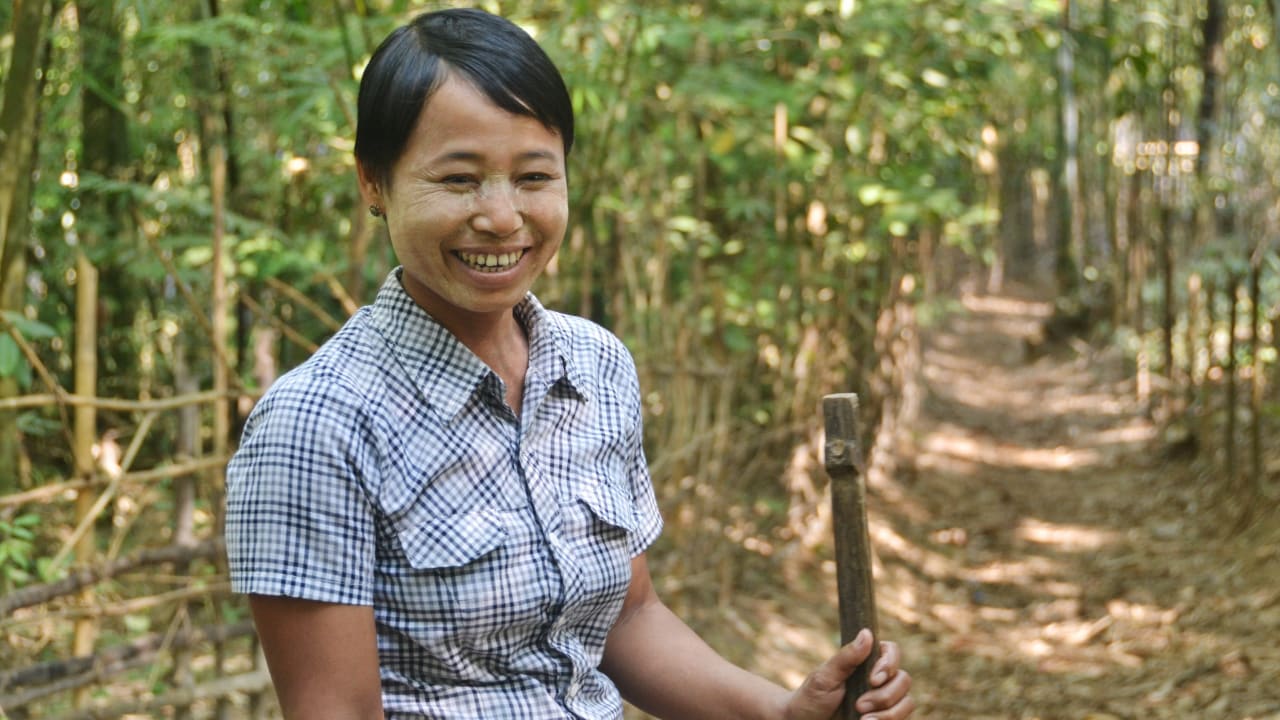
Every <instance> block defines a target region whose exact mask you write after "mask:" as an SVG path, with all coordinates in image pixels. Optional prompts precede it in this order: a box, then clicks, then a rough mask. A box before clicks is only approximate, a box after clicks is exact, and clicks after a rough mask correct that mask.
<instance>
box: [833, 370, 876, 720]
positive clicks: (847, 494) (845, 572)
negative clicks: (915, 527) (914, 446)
mask: <svg viewBox="0 0 1280 720" xmlns="http://www.w3.org/2000/svg"><path fill="white" fill-rule="evenodd" d="M822 414H823V418H824V420H825V422H826V433H827V439H826V446H825V448H824V450H825V453H824V455H825V457H824V463H825V465H826V468H827V475H829V476H830V477H831V510H832V513H831V518H832V522H833V525H834V529H835V554H836V583H837V587H838V591H839V596H840V642H841V644H846V643H849V642H852V641H853V639H854V637H855V636H857V634H858V631H859V630H861V629H862V628H867V629H869V630H871V632H872V634H873V635H874V636H875V637H874V644H873V645H872V650H871V655H870V656H869V657H868V658H867V660H866V662H864V663H862V664H861V665H859V666H858V667H857V669H855V670H854V671H853V674H852V675H850V676H849V680H848V682H847V683H846V684H845V696H844V702H842V703H841V704H840V711H839V712H838V713H837V714H836V717H837V718H840V720H857V719H858V718H861V717H862V714H861V713H859V712H858V711H857V709H856V708H855V707H854V703H855V702H856V701H857V699H858V698H859V697H860V696H861V695H862V694H863V693H865V692H866V691H867V690H870V689H871V668H872V667H874V666H875V663H876V660H878V659H879V658H880V638H879V629H878V627H877V622H876V596H875V588H874V587H873V586H872V578H871V537H870V534H869V533H868V531H867V492H866V484H865V482H864V480H863V477H862V457H861V452H860V451H859V449H858V396H857V395H854V394H853V393H840V394H836V395H827V396H826V397H824V398H823V399H822Z"/></svg>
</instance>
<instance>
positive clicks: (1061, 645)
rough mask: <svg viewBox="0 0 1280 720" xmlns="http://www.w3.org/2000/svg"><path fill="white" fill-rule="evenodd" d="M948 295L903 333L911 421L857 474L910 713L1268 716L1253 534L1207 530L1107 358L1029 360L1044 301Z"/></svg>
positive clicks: (1275, 641)
mask: <svg viewBox="0 0 1280 720" xmlns="http://www.w3.org/2000/svg"><path fill="white" fill-rule="evenodd" d="M964 305H965V310H964V311H961V312H956V313H954V314H953V315H951V316H950V317H949V318H947V319H946V320H944V321H942V322H939V323H938V324H937V325H936V327H934V328H932V329H930V330H929V331H927V332H926V333H925V341H924V348H925V352H924V365H923V372H922V376H923V378H922V381H923V384H924V388H923V390H924V395H923V397H924V400H923V403H922V409H921V413H920V417H919V418H917V419H916V420H915V421H914V422H912V423H910V427H909V428H908V429H907V430H905V431H904V432H903V434H902V441H901V445H900V458H901V460H900V461H899V462H900V465H899V468H898V471H897V472H895V473H893V475H892V477H882V478H874V477H873V478H872V493H873V501H875V502H879V503H880V504H881V507H882V508H883V513H882V515H881V516H880V518H879V522H873V525H874V526H875V527H874V528H873V534H874V537H873V542H874V543H875V544H876V546H877V550H878V552H879V554H880V557H881V559H882V560H883V568H882V569H883V570H884V572H883V573H882V575H881V581H880V584H879V593H880V596H881V608H882V614H883V615H884V617H885V619H884V624H885V625H886V634H888V633H892V634H893V635H894V636H895V637H897V638H898V639H899V640H900V642H901V643H902V644H903V645H904V649H905V650H906V652H907V653H908V654H909V658H910V667H911V669H912V671H913V673H914V674H915V675H916V676H917V677H918V680H917V685H916V687H917V693H916V696H917V697H918V698H919V699H920V700H921V704H922V710H921V712H919V713H917V717H922V718H929V719H932V718H970V719H974V720H977V719H981V718H1023V719H1030V718H1038V719H1040V720H1057V719H1063V720H1082V719H1090V720H1104V719H1107V718H1135V719H1136V718H1190V717H1198V718H1210V719H1213V720H1219V719H1222V720H1243V719H1245V718H1251V719H1253V720H1262V719H1269V720H1278V719H1280V553H1277V548H1276V544H1275V542H1274V541H1272V542H1263V543H1258V542H1257V540H1258V538H1256V537H1254V538H1251V540H1252V542H1249V540H1250V539H1243V540H1238V541H1225V540H1222V539H1221V538H1223V537H1226V536H1227V535H1228V533H1226V532H1225V531H1224V530H1223V529H1222V528H1220V527H1217V524H1218V523H1220V522H1221V520H1220V519H1219V517H1218V516H1219V515H1221V513H1216V512H1214V508H1213V507H1209V506H1207V505H1208V500H1207V498H1209V497H1211V495H1210V494H1209V493H1208V492H1206V490H1205V488H1206V486H1207V485H1208V483H1209V482H1210V481H1209V480H1208V479H1205V478H1202V479H1200V480H1197V479H1196V472H1197V471H1196V467H1198V466H1197V465H1196V464H1195V463H1192V462H1191V461H1190V460H1189V459H1187V458H1180V457H1175V456H1174V455H1173V454H1171V453H1170V451H1169V450H1168V449H1166V448H1165V447H1164V446H1163V445H1162V444H1161V443H1160V442H1158V440H1159V438H1158V437H1157V432H1156V429H1155V428H1154V427H1153V426H1152V424H1151V423H1150V422H1149V421H1148V420H1147V419H1146V418H1145V417H1144V414H1143V413H1142V412H1141V409H1140V407H1139V406H1138V405H1137V404H1136V403H1135V402H1134V400H1133V398H1134V392H1133V387H1132V383H1131V381H1129V380H1127V379H1126V378H1125V377H1124V376H1123V369H1122V364H1121V362H1120V360H1119V356H1118V355H1116V354H1114V353H1110V352H1095V351H1094V350H1093V349H1090V348H1088V347H1085V346H1084V345H1083V344H1079V343H1077V344H1076V345H1075V346H1071V345H1064V346H1063V347H1059V348H1057V349H1055V350H1053V351H1051V352H1048V353H1047V354H1045V355H1043V356H1041V357H1038V358H1031V357H1029V356H1028V350H1027V348H1028V343H1027V339H1028V338H1030V337H1032V336H1033V335H1034V334H1035V333H1036V332H1037V330H1038V328H1039V326H1040V324H1041V323H1042V321H1043V319H1044V317H1046V316H1047V314H1048V312H1049V308H1048V306H1047V305H1046V304H1043V303H1036V302H1030V301H1021V300H1016V299H1012V298H969V299H967V300H965V301H964ZM1270 538H1271V539H1272V540H1274V538H1275V535H1274V533H1273V534H1272V535H1271V536H1270Z"/></svg>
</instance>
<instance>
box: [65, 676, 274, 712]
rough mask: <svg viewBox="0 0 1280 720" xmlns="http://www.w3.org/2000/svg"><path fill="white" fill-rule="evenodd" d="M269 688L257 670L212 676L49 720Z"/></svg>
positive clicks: (180, 703)
mask: <svg viewBox="0 0 1280 720" xmlns="http://www.w3.org/2000/svg"><path fill="white" fill-rule="evenodd" d="M270 688H271V676H269V675H268V674H267V673H266V672H264V671H261V670H258V671H254V672H249V673H244V674H242V675H232V676H231V677H227V678H220V679H218V680H211V681H209V682H207V683H203V684H201V685H196V686H195V687H191V688H183V689H181V690H174V691H172V692H167V693H165V694H163V695H157V696H155V697H152V698H141V699H138V700H134V701H132V702H117V703H111V704H110V705H101V706H99V707H94V708H86V709H84V710H78V711H76V712H72V713H68V714H66V715H59V716H57V717H55V718H52V719H51V720H108V719H109V718H118V717H122V716H125V715H134V714H152V713H155V712H156V711H158V710H162V709H164V708H167V707H175V706H177V707H181V706H184V705H191V704H192V703H195V702H198V701H200V700H211V699H214V698H221V697H226V696H228V695H239V694H246V693H247V694H255V693H261V692H265V691H266V690H268V689H270Z"/></svg>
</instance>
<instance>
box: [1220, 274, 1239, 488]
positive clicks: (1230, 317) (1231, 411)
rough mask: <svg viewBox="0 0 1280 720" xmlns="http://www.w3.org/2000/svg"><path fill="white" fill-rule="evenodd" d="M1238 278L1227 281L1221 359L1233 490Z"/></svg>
mask: <svg viewBox="0 0 1280 720" xmlns="http://www.w3.org/2000/svg"><path fill="white" fill-rule="evenodd" d="M1239 296H1240V278H1238V277H1236V275H1235V274H1234V273H1233V274H1232V275H1231V277H1230V279H1229V280H1228V281H1227V305H1228V310H1227V357H1226V359H1225V360H1224V361H1223V372H1224V374H1225V375H1226V381H1227V417H1226V422H1225V423H1224V424H1223V439H1222V441H1223V442H1222V446H1223V448H1224V449H1225V454H1226V462H1227V467H1226V475H1227V477H1226V487H1228V488H1231V489H1232V490H1233V491H1234V489H1235V488H1236V482H1237V473H1236V467H1237V462H1236V402H1237V397H1236V396H1237V392H1236V389H1237V384H1238V383H1237V378H1236V328H1237V323H1238V322H1239V313H1238V312H1237V311H1236V309H1237V306H1238V305H1239V304H1240V297H1239Z"/></svg>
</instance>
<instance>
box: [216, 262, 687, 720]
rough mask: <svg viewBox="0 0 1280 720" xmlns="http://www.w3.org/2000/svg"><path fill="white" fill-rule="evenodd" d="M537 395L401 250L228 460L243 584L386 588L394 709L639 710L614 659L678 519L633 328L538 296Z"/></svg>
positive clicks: (426, 712)
mask: <svg viewBox="0 0 1280 720" xmlns="http://www.w3.org/2000/svg"><path fill="white" fill-rule="evenodd" d="M516 316H517V318H518V319H519V320H520V322H521V323H522V324H523V326H524V328H525V329H526V331H527V333H528V336H529V369H528V374H527V376H526V378H525V389H524V402H523V409H522V413H521V415H520V416H519V417H517V416H516V415H515V414H514V413H512V412H511V410H510V409H508V408H507V406H506V404H505V403H504V402H503V399H502V398H503V384H502V381H501V380H500V379H499V378H498V376H497V375H496V374H495V373H494V372H493V371H491V370H490V369H489V368H488V367H487V366H485V365H484V363H482V362H481V361H480V359H479V358H477V357H476V356H475V355H473V354H472V353H471V352H470V351H469V350H468V349H467V348H466V347H465V346H463V345H462V344H461V343H460V342H458V340H457V339H456V338H454V337H453V335H451V334H450V333H449V332H448V331H446V330H445V329H444V328H443V327H441V326H440V325H438V324H437V323H436V322H435V321H434V320H432V319H431V318H430V316H428V315H427V314H426V313H425V312H424V311H423V310H422V309H421V308H419V307H418V306H417V304H415V303H414V301H413V300H412V299H411V298H410V297H409V296H408V295H407V294H406V293H405V292H404V289H403V288H402V287H401V285H400V281H399V271H396V272H393V273H392V274H391V276H390V277H389V278H388V279H387V282H386V283H385V284H384V285H383V287H382V289H381V291H380V292H379V293H378V297H377V299H376V301H375V302H374V304H373V305H371V306H369V307H366V308H363V309H361V310H360V312H358V313H357V314H356V315H355V316H354V317H352V318H351V320H350V321H348V322H347V324H346V325H345V326H344V327H343V328H342V330H340V331H339V332H338V333H337V334H336V335H334V337H333V338H332V339H330V340H329V341H328V342H327V343H326V344H325V345H324V346H323V347H322V348H321V349H320V350H319V351H318V352H317V353H316V354H315V355H314V356H313V357H311V358H310V359H309V360H308V361H307V362H305V363H303V364H302V365H301V366H299V367H298V368H296V369H295V370H293V371H292V372H290V373H288V374H286V375H285V376H283V377H281V378H280V379H279V380H278V381H277V382H276V383H275V384H274V385H273V386H272V387H271V389H270V391H269V392H268V393H267V394H266V396H265V397H264V398H263V399H262V401H261V402H260V403H259V404H258V406H257V407H256V408H255V410H254V412H253V414H252V415H251V416H250V418H249V421H248V424H247V425H246V427H245V432H244V437H243V440H242V442H241V446H240V449H239V451H238V452H237V454H236V455H235V457H234V458H233V459H232V461H231V464H230V465H229V467H228V469H227V484H228V494H227V554H228V556H229V559H230V565H231V577H232V585H233V588H234V589H235V590H236V591H237V592H241V593H256V594H263V595H279V596H287V597H294V598H305V599H308V600H317V601H322V602H331V603H344V604H353V605H372V606H373V609H374V615H375V619H376V622H377V635H378V655H379V658H380V670H381V676H382V694H383V704H384V706H385V709H386V713H387V717H388V718H389V719H392V718H408V717H414V718H422V717H427V718H468V719H470V718H519V719H522V720H524V719H527V720H535V719H536V720H542V719H543V718H547V719H550V718H555V719H557V720H559V719H560V718H566V717H578V718H590V719H592V720H595V719H597V718H619V717H621V715H622V706H621V705H622V704H621V699H620V698H619V696H618V692H617V690H616V688H614V686H613V684H612V683H611V682H610V681H609V679H608V678H606V677H605V676H604V675H603V674H602V673H601V672H600V671H599V669H598V665H599V663H600V657H601V654H602V652H603V648H604V641H605V636H606V635H607V634H608V632H609V629H610V628H611V627H612V626H613V623H614V621H615V620H616V619H617V616H618V612H619V610H620V608H621V606H622V600H623V596H624V595H625V593H626V590H627V586H628V583H629V581H630V577H631V575H630V561H631V558H632V557H634V556H635V555H637V554H639V553H641V552H643V551H644V549H645V548H646V547H648V546H649V544H650V543H652V542H653V540H654V539H656V538H657V536H658V534H659V532H660V531H661V527H662V519H661V517H660V515H659V513H658V507H657V503H656V502H655V500H654V494H653V488H652V485H651V483H650V479H649V472H648V468H647V466H646V462H645V457H644V450H643V447H642V444H641V407H640V395H639V387H638V382H637V379H636V373H635V366H634V364H633V361H632V359H631V356H630V354H629V353H628V352H627V350H626V348H625V347H624V346H623V345H622V343H621V342H619V341H618V340H617V338H615V337H614V336H612V335H611V334H609V333H608V332H607V331H605V330H604V329H602V328H600V327H599V326H597V325H594V324H592V323H590V322H588V321H586V320H583V319H580V318H575V317H572V316H568V315H562V314H560V313H555V312H551V311H548V310H546V309H544V308H543V307H542V306H541V305H540V304H539V303H538V301H537V300H536V299H535V298H534V297H533V296H532V295H529V296H528V297H527V298H526V299H525V300H524V301H523V302H522V303H521V304H520V305H519V306H518V307H517V308H516Z"/></svg>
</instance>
